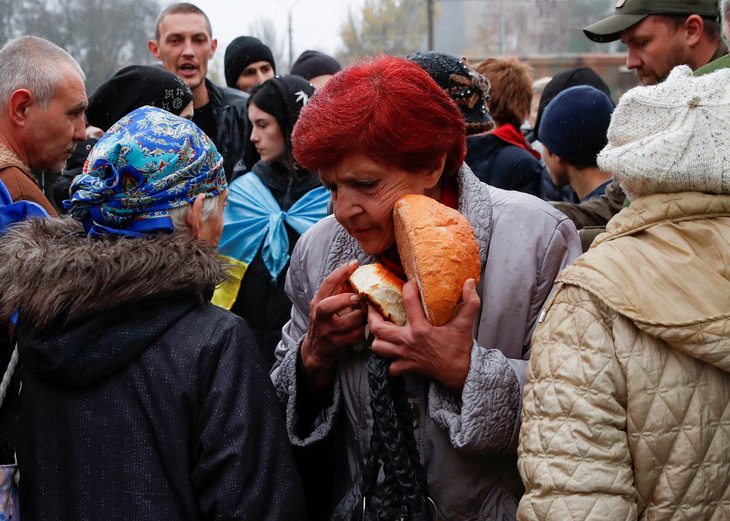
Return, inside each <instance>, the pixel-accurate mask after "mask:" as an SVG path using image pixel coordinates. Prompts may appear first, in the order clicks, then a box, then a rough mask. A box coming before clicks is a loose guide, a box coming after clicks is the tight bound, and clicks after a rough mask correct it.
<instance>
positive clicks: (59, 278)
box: [0, 218, 225, 328]
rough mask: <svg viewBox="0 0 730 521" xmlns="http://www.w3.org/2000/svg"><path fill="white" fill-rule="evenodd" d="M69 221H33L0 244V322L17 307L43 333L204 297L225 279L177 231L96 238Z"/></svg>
mask: <svg viewBox="0 0 730 521" xmlns="http://www.w3.org/2000/svg"><path fill="white" fill-rule="evenodd" d="M77 232H83V228H82V226H81V224H80V223H78V222H76V221H74V220H73V219H70V218H47V219H33V220H30V221H26V222H23V223H19V224H17V225H15V226H13V227H12V228H11V229H10V230H9V231H8V232H7V233H6V234H5V235H3V236H2V238H0V267H1V268H0V320H7V319H8V318H9V317H10V316H11V315H12V313H13V312H14V311H15V310H16V309H17V310H19V311H20V316H21V318H22V319H23V320H24V322H25V323H26V324H27V325H29V326H31V327H36V328H43V327H44V326H46V325H48V324H50V323H51V322H53V321H54V320H57V319H59V318H62V319H63V320H64V321H69V322H70V321H73V320H76V319H79V318H81V317H84V316H86V315H88V314H90V313H91V312H99V311H103V310H104V309H108V308H111V307H113V306H117V305H119V304H122V303H125V302H131V301H136V300H144V299H147V298H151V297H155V296H164V295H166V294H172V293H177V292H180V291H187V292H190V293H198V294H200V295H202V294H204V293H205V292H207V291H211V290H212V289H213V288H214V287H215V286H216V285H217V284H219V283H220V282H222V281H223V280H224V279H225V265H224V264H223V263H222V261H220V260H219V259H218V258H217V257H216V255H215V250H214V248H212V247H210V246H208V245H207V244H205V243H204V242H202V241H193V240H190V239H189V238H188V237H186V236H184V235H182V234H179V233H174V234H171V235H160V236H158V237H146V238H113V239H91V238H88V237H86V236H80V235H77Z"/></svg>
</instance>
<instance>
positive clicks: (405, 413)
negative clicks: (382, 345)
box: [366, 354, 425, 521]
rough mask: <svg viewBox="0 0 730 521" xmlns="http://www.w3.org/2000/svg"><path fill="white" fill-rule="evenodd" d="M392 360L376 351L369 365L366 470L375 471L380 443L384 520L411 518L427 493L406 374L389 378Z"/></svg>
mask: <svg viewBox="0 0 730 521" xmlns="http://www.w3.org/2000/svg"><path fill="white" fill-rule="evenodd" d="M390 363H391V360H389V359H387V358H384V357H382V356H380V355H376V354H372V355H371V357H370V361H369V364H368V372H369V374H368V381H369V383H370V406H371V409H372V414H373V435H372V436H373V437H371V454H370V455H369V457H368V463H367V465H366V469H367V470H368V473H371V472H372V466H371V465H372V464H373V461H374V460H373V457H374V454H373V451H372V449H373V448H374V447H375V446H377V447H378V448H379V449H380V453H381V454H380V458H379V459H381V460H382V462H383V472H384V476H385V479H384V482H383V491H382V494H381V501H382V504H381V509H380V510H379V512H378V519H380V520H381V521H385V520H392V519H395V518H396V517H397V516H398V515H399V514H404V515H405V516H406V517H407V516H408V515H409V514H413V513H415V512H420V511H422V510H423V505H424V495H423V494H424V493H425V489H424V488H423V487H422V486H421V481H422V480H421V479H420V476H419V474H418V473H417V470H416V469H421V468H422V467H421V466H420V457H419V455H418V449H417V447H416V442H415V437H414V435H413V427H412V418H411V414H410V408H409V406H408V401H407V398H406V394H405V383H404V381H403V378H402V377H399V378H396V379H389V378H388V369H389V368H390ZM375 465H377V460H375ZM422 474H425V473H422ZM371 476H372V474H370V476H369V477H371Z"/></svg>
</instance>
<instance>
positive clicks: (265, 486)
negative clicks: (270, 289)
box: [0, 219, 303, 521]
mask: <svg viewBox="0 0 730 521" xmlns="http://www.w3.org/2000/svg"><path fill="white" fill-rule="evenodd" d="M79 229H80V225H78V224H77V223H75V222H74V221H72V220H70V219H63V220H61V219H48V220H46V221H36V222H29V223H23V224H20V225H18V226H17V227H15V228H14V229H13V230H11V231H10V232H9V233H8V234H6V235H5V236H4V237H3V238H2V240H1V241H0V262H2V263H3V266H5V267H6V269H4V270H2V273H0V284H2V287H4V288H6V289H7V290H6V291H5V293H4V295H3V301H2V303H0V311H1V312H0V316H3V317H4V316H5V315H6V314H7V313H8V312H9V310H11V309H14V308H19V309H20V320H19V326H18V339H19V340H18V347H19V352H20V361H21V364H22V368H21V369H20V370H19V376H20V378H21V379H22V391H21V393H20V397H19V417H18V424H17V432H16V434H17V436H16V442H15V444H16V448H17V455H18V464H19V466H20V473H21V475H22V476H23V477H22V485H21V487H20V490H21V509H22V517H24V518H26V519H49V520H53V519H57V520H62V519H63V520H67V519H99V520H101V519H104V520H109V519H120V520H121V519H125V520H135V521H136V520H150V519H165V520H203V519H205V520H207V519H237V520H243V519H251V520H262V519H269V520H284V519H287V520H288V519H301V518H302V517H303V516H302V515H301V512H302V508H303V507H302V497H301V485H300V483H299V482H298V480H297V478H296V473H295V472H293V468H294V465H293V461H292V456H291V452H290V449H289V447H288V444H287V442H286V438H285V436H286V434H285V431H284V427H283V422H282V418H281V410H280V408H279V406H278V405H277V403H276V401H275V397H274V394H273V390H272V387H271V383H270V380H269V379H268V376H267V374H266V371H265V370H264V369H263V366H262V362H261V358H260V356H259V354H258V350H257V348H256V346H255V343H254V340H253V337H252V334H251V332H250V329H249V328H248V326H247V325H246V324H245V322H244V321H243V320H241V319H240V318H238V317H236V316H235V315H233V314H231V313H229V312H227V311H225V310H223V309H221V308H218V307H217V306H214V305H212V304H210V303H209V302H207V301H206V300H205V299H204V298H203V295H204V293H206V292H212V287H213V285H214V284H216V283H217V282H218V281H220V280H221V276H222V274H223V270H222V267H221V265H220V263H219V261H218V260H217V259H216V258H215V257H214V254H213V253H214V252H213V250H212V248H210V247H208V246H207V245H205V244H204V243H202V242H199V241H190V240H188V239H186V238H185V237H181V236H180V235H179V234H173V235H171V236H168V235H165V236H163V237H157V238H147V239H131V240H130V239H120V240H117V241H113V240H110V239H104V240H92V239H87V238H85V237H84V238H80V237H75V236H73V235H72V234H73V233H74V232H76V231H78V230H79ZM48 251H53V252H54V253H53V255H52V256H50V255H47V254H45V252H48ZM13 252H16V253H17V252H22V253H21V254H19V255H17V256H16V255H15V254H14V253H13ZM42 274H45V276H41V275H42ZM50 275H55V277H51V276H50Z"/></svg>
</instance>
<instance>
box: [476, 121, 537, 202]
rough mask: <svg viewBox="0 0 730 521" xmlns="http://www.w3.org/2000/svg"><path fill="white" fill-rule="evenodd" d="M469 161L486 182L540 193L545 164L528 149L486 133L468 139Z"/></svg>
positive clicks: (532, 193)
mask: <svg viewBox="0 0 730 521" xmlns="http://www.w3.org/2000/svg"><path fill="white" fill-rule="evenodd" d="M466 147H467V152H466V160H465V161H466V164H467V165H469V168H471V169H472V171H473V172H474V174H476V176H477V177H478V178H479V179H481V180H482V181H483V182H485V183H487V184H488V185H490V186H494V187H496V188H502V189H504V190H517V191H520V192H525V193H528V194H531V195H535V196H537V197H539V196H540V182H541V174H542V167H541V166H540V162H539V161H538V160H537V159H536V158H535V157H534V156H533V155H532V154H530V153H529V152H528V151H527V150H525V149H523V148H521V147H518V146H517V145H512V144H510V143H507V142H505V141H503V140H501V139H500V138H498V137H497V136H494V135H491V134H485V135H482V136H469V137H468V138H467V139H466Z"/></svg>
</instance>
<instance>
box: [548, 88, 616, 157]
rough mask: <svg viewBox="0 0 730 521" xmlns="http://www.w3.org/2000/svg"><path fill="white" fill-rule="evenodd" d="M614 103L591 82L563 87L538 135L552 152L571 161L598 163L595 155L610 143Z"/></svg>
mask: <svg viewBox="0 0 730 521" xmlns="http://www.w3.org/2000/svg"><path fill="white" fill-rule="evenodd" d="M612 113H613V103H612V102H611V99H610V98H609V97H608V96H606V94H605V93H603V92H601V91H600V90H598V89H596V88H595V87H590V86H588V85H579V86H577V87H571V88H569V89H566V90H564V91H563V92H561V93H560V94H558V95H557V96H555V98H553V100H552V101H551V102H550V103H549V104H548V106H547V107H546V108H545V112H543V115H542V121H541V123H540V128H539V129H538V137H539V139H540V142H541V143H542V144H543V145H545V146H546V147H547V148H548V150H550V152H552V153H553V154H555V155H557V156H559V157H561V158H562V159H564V160H566V161H567V162H569V163H572V164H575V165H582V166H597V163H596V157H597V156H598V153H599V152H600V151H601V150H603V147H605V146H606V144H607V143H608V137H607V132H608V126H609V125H610V124H611V114H612Z"/></svg>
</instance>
